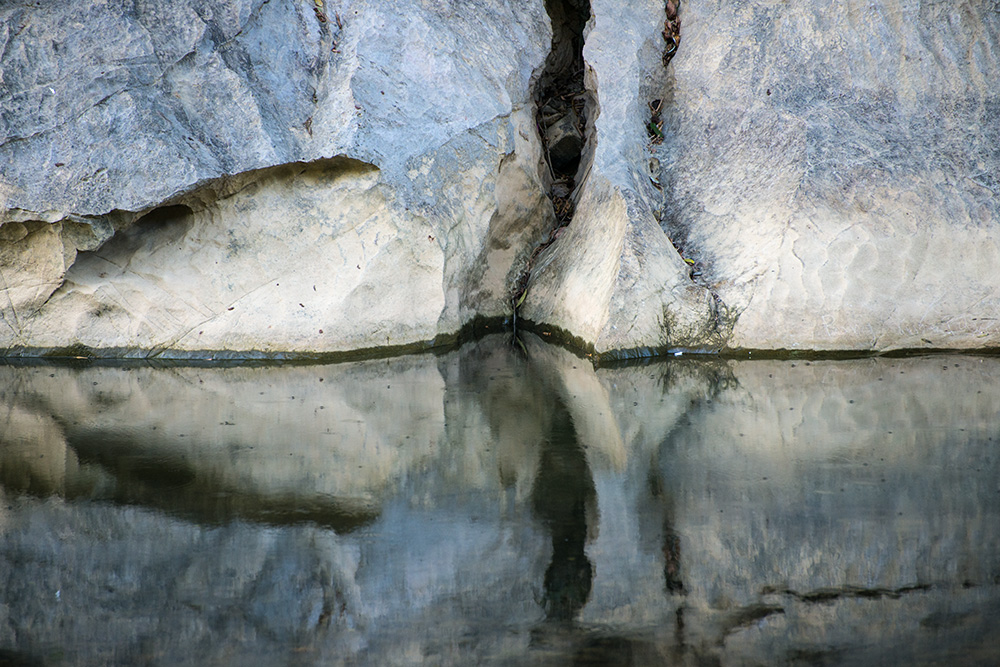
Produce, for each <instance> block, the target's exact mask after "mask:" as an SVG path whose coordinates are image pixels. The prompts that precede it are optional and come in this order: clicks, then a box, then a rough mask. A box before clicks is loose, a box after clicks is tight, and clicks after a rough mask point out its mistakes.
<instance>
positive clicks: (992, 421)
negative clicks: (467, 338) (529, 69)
mask: <svg viewBox="0 0 1000 667" xmlns="http://www.w3.org/2000/svg"><path fill="white" fill-rule="evenodd" d="M0 398H2V402H0V405H2V408H0V410H2V412H0V663H4V662H5V661H7V662H11V663H14V664H42V665H48V664H223V665H228V664H376V665H410V664H441V665H449V664H451V665H468V664H511V665H521V664H541V665H546V664H577V663H579V664H635V665H649V664H691V665H701V664H726V665H728V664H734V665H735V664H739V665H744V664H761V665H766V664H844V665H854V664H900V665H903V664H905V665H910V664H995V663H997V662H998V661H1000V644H998V643H997V641H996V631H997V630H998V628H1000V462H998V456H997V449H998V444H1000V360H998V359H996V358H989V357H981V358H980V357H968V356H951V355H949V356H928V357H920V358H905V359H886V358H875V359H862V360H851V361H801V360H800V361H734V360H723V359H716V358H709V359H689V358H687V357H680V358H671V359H669V360H665V361H661V362H656V363H649V364H645V365H634V366H629V367H621V368H602V369H598V370H595V369H594V368H593V367H592V365H591V364H590V363H589V362H588V361H586V360H584V359H581V358H579V357H577V356H574V355H573V354H571V353H569V352H567V351H565V350H562V349H560V348H556V347H553V346H549V345H545V344H544V343H542V342H540V341H539V340H537V339H535V338H532V337H530V336H528V337H527V338H526V339H525V340H524V345H523V347H522V346H520V345H511V344H510V341H509V340H508V339H505V338H503V337H495V338H488V339H484V340H481V341H479V342H477V343H473V344H469V345H466V346H465V347H463V348H461V349H460V350H458V351H456V352H452V353H449V354H446V355H440V356H436V355H430V354H428V355H419V356H408V357H400V358H396V359H390V360H377V361H365V362H357V363H349V364H337V365H326V366H254V367H250V366H244V367H195V366H188V367H152V366H142V365H132V366H124V367H122V366H115V367H111V366H99V365H90V366H82V367H76V368H71V367H65V366H42V365H34V366H32V365H25V366H3V367H0Z"/></svg>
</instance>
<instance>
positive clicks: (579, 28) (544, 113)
mask: <svg viewBox="0 0 1000 667" xmlns="http://www.w3.org/2000/svg"><path fill="white" fill-rule="evenodd" d="M545 10H546V11H547V12H548V15H549V19H550V20H551V22H552V48H551V50H550V51H549V56H548V58H547V59H546V61H545V68H544V70H543V71H542V74H541V75H540V76H539V77H538V80H537V81H536V82H535V90H534V95H533V97H534V103H535V128H536V130H537V131H538V136H539V138H540V139H541V142H542V148H543V151H544V158H545V167H544V170H543V173H542V175H541V176H542V182H543V183H544V184H545V186H546V188H547V190H548V196H549V199H550V200H551V201H552V207H553V210H554V212H555V220H556V223H555V226H554V227H553V228H552V229H551V230H550V231H549V234H548V237H547V238H546V239H545V241H543V242H542V243H540V244H539V245H538V246H537V247H536V248H535V249H534V251H533V252H532V253H531V256H530V257H529V258H528V260H527V262H526V263H525V266H524V268H523V270H522V272H521V276H520V278H519V279H518V281H517V284H516V285H515V288H514V294H513V297H512V299H511V305H512V306H513V311H514V323H515V328H516V324H517V312H518V309H519V308H520V307H521V304H522V303H523V302H524V298H525V296H527V291H528V281H529V280H530V278H531V270H532V268H533V267H534V264H535V260H536V259H537V258H538V256H539V254H541V252H542V251H543V250H545V249H546V248H548V247H549V246H550V245H552V243H553V242H555V240H556V239H557V238H559V235H560V233H561V232H562V230H563V229H564V228H565V227H567V226H568V225H569V224H570V222H571V221H572V220H573V213H574V211H575V208H576V192H577V180H578V178H579V171H580V165H581V157H582V155H583V151H584V147H585V146H586V144H587V137H588V123H589V122H590V121H591V120H592V119H590V118H589V116H590V115H591V112H592V109H593V107H594V105H593V99H592V96H591V94H590V93H589V92H588V91H587V89H586V87H585V86H584V76H583V75H584V62H583V30H584V27H585V26H586V25H587V21H588V20H590V0H546V3H545Z"/></svg>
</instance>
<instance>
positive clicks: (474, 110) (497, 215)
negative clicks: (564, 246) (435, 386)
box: [0, 0, 551, 354]
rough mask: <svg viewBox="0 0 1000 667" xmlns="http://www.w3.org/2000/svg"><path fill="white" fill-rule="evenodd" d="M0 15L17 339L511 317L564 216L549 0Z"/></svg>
mask: <svg viewBox="0 0 1000 667" xmlns="http://www.w3.org/2000/svg"><path fill="white" fill-rule="evenodd" d="M0 26H2V27H0V53H2V56H0V57H2V60H0V77H2V79H0V86H2V87H0V100H2V109H3V112H2V116H0V137H2V138H0V164H3V165H4V168H3V174H2V178H0V197H2V203H0V211H2V213H0V214H2V216H3V218H2V221H3V222H6V223H7V224H5V225H4V226H3V227H2V228H0V230H2V234H3V243H2V248H0V261H2V264H0V271H2V276H3V285H2V287H3V288H4V301H5V303H4V305H3V310H2V318H3V323H4V325H5V326H4V327H3V331H2V332H0V341H2V344H4V345H5V346H8V347H10V346H14V347H29V348H31V347H33V348H42V349H45V348H52V347H60V346H68V345H83V346H87V347H95V348H105V349H109V348H117V349H116V350H115V351H114V353H115V354H127V353H131V352H136V351H138V353H146V352H148V351H151V350H152V351H157V350H164V349H167V350H174V351H185V350H186V351H197V350H233V351H250V350H258V351H263V352H280V351H287V350H292V351H336V350H350V349H357V348H366V347H375V346H386V345H389V346H392V345H405V344H410V343H415V342H422V341H430V340H433V339H435V337H437V336H438V335H440V334H442V333H445V334H447V333H454V332H455V331H457V330H458V329H459V328H460V327H461V325H462V324H463V323H465V322H467V321H468V320H469V319H471V318H472V317H473V316H474V315H476V314H483V315H487V316H499V315H502V314H504V313H505V312H506V311H507V310H509V296H510V295H509V294H508V293H507V292H508V282H509V280H508V276H507V274H508V273H510V272H511V271H515V272H516V269H514V268H513V267H515V265H517V264H518V262H517V261H516V260H517V256H518V253H521V254H526V253H530V251H531V248H532V246H533V244H534V243H536V242H537V241H538V240H539V239H540V238H541V235H542V231H543V230H546V229H547V228H548V227H549V226H551V223H550V221H549V219H548V217H547V216H551V211H550V207H549V205H548V201H547V199H546V198H545V196H544V194H543V190H542V187H541V185H540V183H539V182H538V171H539V170H538V162H539V161H540V159H541V155H540V143H539V139H538V137H537V135H536V134H535V132H534V122H533V117H532V115H533V112H532V110H531V109H530V108H528V107H527V106H526V104H527V103H528V100H530V98H531V96H530V92H531V88H530V82H531V77H532V74H533V73H534V72H535V70H536V69H538V68H539V67H540V66H541V64H542V63H543V62H544V59H545V57H546V54H547V53H548V45H549V42H550V31H549V26H548V22H547V18H546V14H545V10H544V7H543V6H542V5H541V3H534V4H524V5H522V3H518V4H517V7H516V9H515V8H514V7H512V6H507V5H506V4H504V3H495V2H485V3H445V4H426V5H415V6H409V5H396V4H392V3H378V4H375V5H373V4H372V3H360V2H355V3H351V2H344V3H325V4H324V3H313V2H299V1H296V2H292V1H291V0H285V1H282V2H260V1H259V0H258V1H254V2H243V3H239V2H229V1H226V2H196V1H192V2H180V3H171V5H170V6H169V7H167V6H161V5H159V4H155V3H154V4H144V3H139V4H138V5H128V6H108V5H105V4H104V3H98V2H92V3H91V2H82V3H70V4H67V3H55V2H51V3H43V6H41V7H35V6H32V7H30V8H29V7H23V6H14V7H7V8H6V9H4V10H2V14H0ZM112 34H113V35H115V39H113V40H109V39H106V36H107V35H112ZM164 204H166V205H169V206H170V208H168V209H167V210H155V211H154V212H153V214H152V215H151V217H150V218H141V217H140V216H142V215H143V214H145V213H147V212H149V211H151V210H154V209H156V207H158V206H161V205H164ZM126 229H127V230H128V231H127V232H124V233H122V231H121V230H126ZM116 230H117V231H118V232H119V235H121V236H122V237H123V238H120V239H119V238H115V239H114V240H113V241H112V242H111V243H107V241H108V239H109V238H111V237H112V235H113V234H115V232H116ZM80 251H88V252H87V254H86V255H85V256H82V257H80V258H79V259H77V253H78V252H80ZM130 351H131V352H130Z"/></svg>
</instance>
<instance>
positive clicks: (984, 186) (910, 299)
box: [656, 0, 1000, 350]
mask: <svg viewBox="0 0 1000 667" xmlns="http://www.w3.org/2000/svg"><path fill="white" fill-rule="evenodd" d="M682 16H683V41H682V45H681V50H680V53H679V54H678V55H677V57H676V58H675V59H674V61H673V63H672V65H671V68H673V72H672V73H671V85H670V86H669V93H670V98H669V100H668V103H667V104H666V105H665V110H664V121H665V127H664V134H665V135H666V140H665V141H664V143H663V144H662V146H661V147H660V148H659V149H658V150H657V151H656V154H657V156H658V157H659V159H660V161H661V165H662V172H661V174H660V176H661V179H662V181H663V183H664V186H665V187H664V191H663V202H664V205H663V210H664V223H665V228H666V229H667V231H668V233H669V234H670V235H671V237H672V238H673V239H674V241H675V242H677V243H678V244H679V245H681V246H682V247H683V250H684V253H685V254H686V255H688V256H690V257H691V258H693V259H696V260H698V261H699V262H700V263H701V264H702V265H703V267H704V271H705V276H704V278H705V282H706V283H707V284H708V285H709V286H710V287H711V289H713V290H714V291H715V292H716V293H717V294H718V295H719V297H720V298H721V299H722V301H723V302H725V304H726V305H727V306H728V308H729V309H730V311H731V312H732V313H733V314H734V315H735V316H736V324H735V327H734V329H733V331H732V336H731V337H730V338H729V340H728V344H729V345H730V346H733V347H749V348H807V349H809V348H811V349H815V348H820V349H837V348H856V349H876V350H883V349H890V348H913V347H931V346H937V347H962V348H965V347H973V348H974V347H982V346H990V345H992V346H996V345H997V344H998V343H1000V269H998V267H1000V234H998V231H1000V197H998V195H1000V176H998V175H1000V87H998V86H997V85H996V84H997V73H998V72H1000V5H998V4H997V3H996V2H959V3H941V4H934V3H928V2H918V1H915V0H912V1H911V0H882V1H880V2H875V3H872V2H855V1H849V2H842V3H830V2H815V3H807V4H799V3H796V4H794V5H789V4H781V3H766V4H760V3H736V4H734V3H725V2H715V1H707V2H701V1H699V2H690V3H686V4H685V5H684V8H683V14H682Z"/></svg>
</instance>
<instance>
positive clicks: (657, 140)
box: [646, 0, 734, 334]
mask: <svg viewBox="0 0 1000 667" xmlns="http://www.w3.org/2000/svg"><path fill="white" fill-rule="evenodd" d="M680 12H681V0H666V4H665V6H664V13H665V15H666V16H665V18H664V21H663V31H662V32H661V36H662V37H663V56H662V60H663V67H664V68H666V67H668V66H669V65H670V62H671V61H672V60H673V58H674V56H675V55H676V54H677V51H678V49H679V48H680V44H681V16H680ZM663 92H664V93H665V94H664V96H663V97H661V98H657V99H653V100H651V101H650V102H649V121H648V123H647V124H646V130H647V132H648V134H649V141H650V144H652V146H651V148H653V149H654V150H653V151H652V152H654V153H655V152H656V151H655V149H656V147H658V146H659V145H660V144H662V143H663V141H664V139H665V138H666V136H665V135H664V131H663V118H662V113H663V112H664V110H665V105H666V104H668V103H669V100H668V99H666V98H669V97H671V96H672V94H673V93H672V91H670V90H666V91H663ZM649 173H650V177H649V178H650V180H651V181H652V183H653V186H654V187H656V189H657V190H663V184H662V183H661V180H662V176H663V174H662V172H661V165H660V160H659V159H658V158H656V157H652V158H650V162H649ZM664 210H665V206H661V208H660V209H659V212H658V213H657V219H658V221H659V222H660V224H661V227H662V228H663V229H664V231H665V232H667V236H668V238H669V239H670V242H671V244H672V245H673V246H674V249H675V250H676V251H677V254H678V255H679V256H680V258H681V259H682V260H684V263H685V264H687V267H688V277H689V278H690V279H691V281H692V282H693V283H695V284H696V285H699V286H700V287H704V288H705V289H707V290H708V291H709V293H710V294H711V295H712V299H713V301H714V304H715V305H714V309H713V312H714V326H715V329H716V331H717V332H719V333H720V334H721V333H722V332H726V331H730V330H731V329H732V326H733V323H734V320H733V319H732V316H731V314H730V313H729V309H728V308H727V306H726V304H725V303H724V302H723V301H722V299H721V298H720V297H719V294H718V293H717V292H716V291H715V289H713V288H712V285H711V283H710V281H709V280H708V279H707V275H706V274H707V271H706V268H705V265H704V263H703V261H702V258H699V254H700V253H695V252H691V249H690V248H689V247H688V230H687V229H684V228H682V227H680V226H678V225H676V224H671V221H669V220H667V221H665V220H664V219H663V211H664ZM664 223H666V224H664Z"/></svg>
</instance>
